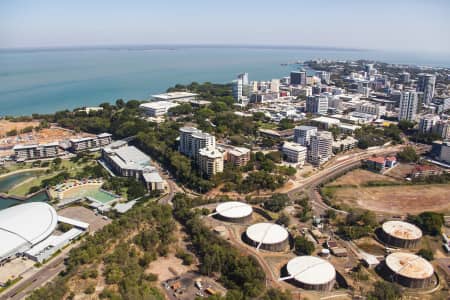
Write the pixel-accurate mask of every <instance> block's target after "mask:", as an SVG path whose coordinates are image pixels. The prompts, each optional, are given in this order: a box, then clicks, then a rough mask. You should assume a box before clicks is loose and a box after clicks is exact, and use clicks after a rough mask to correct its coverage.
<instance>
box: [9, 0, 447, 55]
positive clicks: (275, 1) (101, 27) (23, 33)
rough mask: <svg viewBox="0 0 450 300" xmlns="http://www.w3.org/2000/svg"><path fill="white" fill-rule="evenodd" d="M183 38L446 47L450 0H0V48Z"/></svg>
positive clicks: (168, 41)
mask: <svg viewBox="0 0 450 300" xmlns="http://www.w3.org/2000/svg"><path fill="white" fill-rule="evenodd" d="M186 43H189V44H270V45H307V46H335V47H351V48H369V49H397V50H403V51H406V50H410V51H427V52H428V51H430V52H435V51H438V52H446V53H449V54H450V0H376V1H370V0H328V1H325V0H307V1H303V0H291V1H289V0H271V1H266V0H260V1H253V0H225V1H219V0H157V1H156V0H121V1H116V0H0V48H9V47H53V46H80V45H118V44H186Z"/></svg>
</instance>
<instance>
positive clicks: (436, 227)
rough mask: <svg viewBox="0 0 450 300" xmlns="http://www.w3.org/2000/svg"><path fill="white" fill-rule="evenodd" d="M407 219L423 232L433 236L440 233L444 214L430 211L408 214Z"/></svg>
mask: <svg viewBox="0 0 450 300" xmlns="http://www.w3.org/2000/svg"><path fill="white" fill-rule="evenodd" d="M408 220H409V221H410V222H411V223H414V224H416V225H417V226H418V227H419V228H420V229H422V231H423V232H424V233H426V234H429V235H434V236H436V235H439V234H441V228H442V225H444V216H443V215H442V214H440V213H435V212H430V211H426V212H423V213H421V214H420V215H418V216H408Z"/></svg>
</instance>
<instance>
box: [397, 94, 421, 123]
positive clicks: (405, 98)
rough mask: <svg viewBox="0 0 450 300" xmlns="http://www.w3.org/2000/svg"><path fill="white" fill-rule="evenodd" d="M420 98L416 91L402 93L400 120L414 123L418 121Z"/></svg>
mask: <svg viewBox="0 0 450 300" xmlns="http://www.w3.org/2000/svg"><path fill="white" fill-rule="evenodd" d="M418 101H419V100H418V97H417V93H416V92H415V91H405V92H402V93H401V96H400V104H399V113H398V119H399V120H408V121H414V120H415V119H416V114H417V107H418Z"/></svg>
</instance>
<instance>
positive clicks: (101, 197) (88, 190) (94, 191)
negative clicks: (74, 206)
mask: <svg viewBox="0 0 450 300" xmlns="http://www.w3.org/2000/svg"><path fill="white" fill-rule="evenodd" d="M69 198H88V199H89V200H94V201H97V202H100V203H103V204H105V203H109V202H111V201H114V200H117V199H118V198H120V197H119V196H117V195H114V194H112V193H109V192H107V191H105V190H102V189H101V188H100V185H89V184H86V185H80V186H76V187H72V188H70V189H68V190H66V191H64V192H63V199H69Z"/></svg>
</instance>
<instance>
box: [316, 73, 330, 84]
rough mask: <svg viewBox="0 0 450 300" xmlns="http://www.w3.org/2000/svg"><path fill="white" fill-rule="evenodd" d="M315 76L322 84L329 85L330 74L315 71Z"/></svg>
mask: <svg viewBox="0 0 450 300" xmlns="http://www.w3.org/2000/svg"><path fill="white" fill-rule="evenodd" d="M316 76H317V77H319V78H320V80H321V82H322V83H325V84H329V83H330V78H331V75H330V72H327V71H316Z"/></svg>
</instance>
